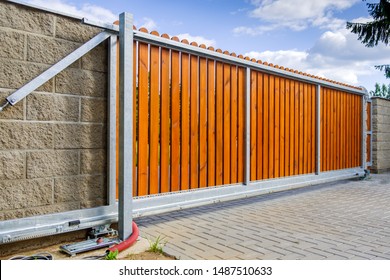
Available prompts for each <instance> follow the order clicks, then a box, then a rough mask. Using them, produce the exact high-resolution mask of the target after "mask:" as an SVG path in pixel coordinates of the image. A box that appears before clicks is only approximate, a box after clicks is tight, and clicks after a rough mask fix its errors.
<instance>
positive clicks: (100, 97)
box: [0, 1, 108, 220]
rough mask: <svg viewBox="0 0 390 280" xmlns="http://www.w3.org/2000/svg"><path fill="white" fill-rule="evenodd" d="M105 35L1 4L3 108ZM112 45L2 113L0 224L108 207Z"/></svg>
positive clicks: (71, 20)
mask: <svg viewBox="0 0 390 280" xmlns="http://www.w3.org/2000/svg"><path fill="white" fill-rule="evenodd" d="M100 31H101V30H100V29H98V28H94V27H89V26H86V25H83V24H82V23H81V22H80V20H78V19H74V18H70V17H65V16H61V15H57V14H53V13H50V12H46V11H43V10H38V9H34V8H31V7H27V6H24V5H20V4H13V3H10V2H7V1H0V104H1V105H2V104H3V103H4V101H5V97H7V96H8V95H10V94H11V93H13V92H14V91H15V90H17V89H18V88H20V87H21V86H23V85H24V84H26V83H27V82H29V81H30V80H31V79H32V78H34V77H36V76H37V75H39V74H41V73H42V72H43V71H44V70H46V69H48V68H49V67H50V66H51V65H53V64H54V63H56V62H58V61H59V60H61V58H63V57H65V56H66V55H67V54H69V53H71V52H72V51H74V50H75V49H76V48H78V47H79V46H81V45H82V43H84V42H86V41H87V40H89V39H90V38H92V37H93V36H95V35H96V34H98V33H99V32H100ZM107 78H108V77H107V43H102V44H101V45H100V46H98V47H97V48H96V49H94V50H92V51H91V52H90V53H88V54H87V55H85V56H84V57H83V58H81V59H79V60H78V61H76V62H75V63H73V64H72V65H71V66H70V67H69V68H68V69H65V70H64V71H63V72H61V73H60V74H58V75H57V76H56V77H54V78H53V79H51V80H50V81H48V82H47V83H45V84H44V85H43V86H41V87H40V88H39V89H37V91H35V92H33V93H32V94H30V95H29V96H28V97H27V98H25V99H24V100H22V101H20V102H19V103H18V104H16V105H15V106H13V107H12V106H8V107H7V108H6V109H5V110H4V111H3V112H0V193H1V195H0V220H9V219H16V218H22V217H30V216H35V215H42V214H48V213H55V212H63V211H69V210H75V209H82V208H89V207H96V206H101V205H105V204H106V200H107V183H106V170H107V167H106V165H107V159H106V146H107V140H106V138H107V137H106V136H107V125H106V120H107V109H106V108H107Z"/></svg>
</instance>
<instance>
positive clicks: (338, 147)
mask: <svg viewBox="0 0 390 280" xmlns="http://www.w3.org/2000/svg"><path fill="white" fill-rule="evenodd" d="M336 97H337V102H336V104H337V110H336V120H337V127H336V158H337V166H336V169H341V157H340V154H341V149H342V147H341V92H340V91H337V96H336Z"/></svg>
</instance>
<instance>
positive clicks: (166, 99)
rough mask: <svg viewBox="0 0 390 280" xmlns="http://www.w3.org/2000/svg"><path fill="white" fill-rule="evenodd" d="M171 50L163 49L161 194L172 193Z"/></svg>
mask: <svg viewBox="0 0 390 280" xmlns="http://www.w3.org/2000/svg"><path fill="white" fill-rule="evenodd" d="M169 57H170V56H169V49H165V48H162V49H161V86H160V88H161V98H160V102H161V105H160V107H161V121H160V123H161V126H160V129H161V131H160V134H161V136H160V137H161V140H160V153H161V159H160V181H161V182H160V184H161V186H160V188H161V190H160V192H161V193H165V192H169V191H170V183H169V174H170V170H169V162H170V158H169V156H170V151H169V141H170V137H169V136H170V124H169V123H170V119H169V118H170V116H169V115H170V114H169V107H170V106H169V105H170V99H171V94H170V85H169Z"/></svg>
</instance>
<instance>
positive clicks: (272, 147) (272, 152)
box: [268, 75, 275, 178]
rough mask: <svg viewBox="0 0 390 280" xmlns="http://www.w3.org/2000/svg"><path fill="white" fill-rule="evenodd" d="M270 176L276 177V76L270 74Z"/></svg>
mask: <svg viewBox="0 0 390 280" xmlns="http://www.w3.org/2000/svg"><path fill="white" fill-rule="evenodd" d="M268 144H269V157H268V159H269V162H268V168H269V173H268V174H269V178H275V170H274V164H275V76H273V75H270V76H269V143H268Z"/></svg>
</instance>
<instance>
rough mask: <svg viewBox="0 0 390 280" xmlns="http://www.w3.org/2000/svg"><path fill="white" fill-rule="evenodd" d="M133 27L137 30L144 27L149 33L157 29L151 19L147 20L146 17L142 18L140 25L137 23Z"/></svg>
mask: <svg viewBox="0 0 390 280" xmlns="http://www.w3.org/2000/svg"><path fill="white" fill-rule="evenodd" d="M135 25H136V26H137V28H138V29H139V28H141V27H144V28H146V29H147V30H148V31H149V32H151V31H153V30H156V29H157V24H156V22H155V21H154V20H153V19H151V18H148V17H144V18H142V21H141V22H140V23H138V21H137V22H136V23H135Z"/></svg>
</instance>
